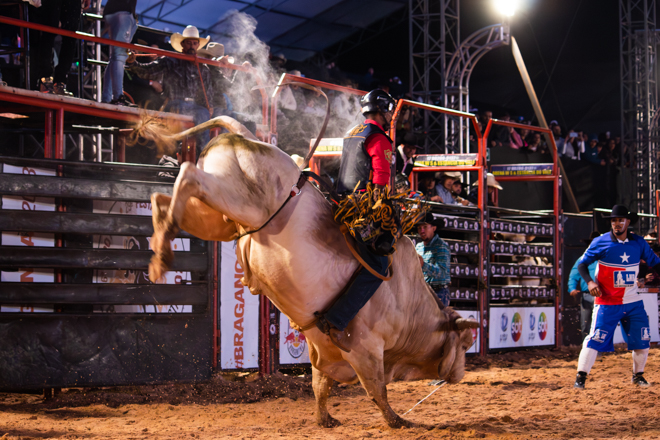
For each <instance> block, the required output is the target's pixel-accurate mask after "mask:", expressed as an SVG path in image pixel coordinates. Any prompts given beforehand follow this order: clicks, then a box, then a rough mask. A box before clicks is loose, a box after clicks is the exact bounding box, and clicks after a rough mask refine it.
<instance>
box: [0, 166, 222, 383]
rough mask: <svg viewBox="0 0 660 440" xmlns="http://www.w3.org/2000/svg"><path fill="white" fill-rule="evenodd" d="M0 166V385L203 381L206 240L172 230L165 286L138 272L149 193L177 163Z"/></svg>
mask: <svg viewBox="0 0 660 440" xmlns="http://www.w3.org/2000/svg"><path fill="white" fill-rule="evenodd" d="M0 164H1V166H2V171H3V172H2V174H0V195H1V196H2V209H1V210H0V231H2V246H0V272H1V275H2V278H1V279H2V282H1V283H0V390H2V391H17V390H28V389H43V388H56V387H76V386H77V387H84V386H110V385H137V384H157V383H164V382H173V381H188V382H189V381H200V380H206V379H209V378H210V376H211V368H212V361H213V351H214V349H213V346H214V345H213V343H214V341H213V336H214V335H213V331H214V330H213V329H214V312H213V306H212V304H213V299H214V298H213V290H212V288H213V284H214V282H217V274H216V273H215V271H214V264H213V244H212V243H209V242H205V241H202V240H199V239H196V238H194V237H192V236H190V235H188V234H186V233H180V234H179V236H178V237H177V238H176V239H175V240H174V241H173V249H174V250H175V252H176V254H177V257H176V258H175V260H174V264H173V267H172V269H171V271H172V272H168V274H167V276H166V280H165V283H164V284H152V283H150V282H149V281H148V278H147V274H146V271H147V268H148V264H149V260H150V258H151V255H152V252H151V250H149V237H150V236H151V234H152V233H153V227H152V223H151V216H150V210H151V205H150V202H149V200H150V196H151V193H153V192H162V193H169V194H171V193H172V186H173V182H174V178H173V177H175V176H174V175H175V174H176V172H177V171H178V169H172V168H169V169H168V168H165V169H163V168H164V167H156V166H141V165H126V164H107V163H106V164H99V163H89V162H65V161H60V160H47V159H36V160H35V159H23V158H8V157H0ZM163 171H166V172H168V173H170V177H168V176H163V175H162V172H163ZM159 174H161V175H160V176H159Z"/></svg>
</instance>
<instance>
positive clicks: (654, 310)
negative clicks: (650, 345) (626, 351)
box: [614, 289, 660, 344]
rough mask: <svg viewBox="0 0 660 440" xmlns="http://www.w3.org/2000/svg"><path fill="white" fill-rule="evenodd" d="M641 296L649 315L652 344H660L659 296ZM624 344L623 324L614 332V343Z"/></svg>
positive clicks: (644, 294)
mask: <svg viewBox="0 0 660 440" xmlns="http://www.w3.org/2000/svg"><path fill="white" fill-rule="evenodd" d="M640 290H641V289H640ZM640 295H641V296H642V301H644V309H645V310H646V314H647V315H649V326H650V329H649V330H650V336H651V342H660V332H659V331H658V294H657V293H640ZM624 342H625V341H624V340H623V335H622V334H621V323H619V325H617V326H616V330H615V331H614V343H615V344H622V343H624Z"/></svg>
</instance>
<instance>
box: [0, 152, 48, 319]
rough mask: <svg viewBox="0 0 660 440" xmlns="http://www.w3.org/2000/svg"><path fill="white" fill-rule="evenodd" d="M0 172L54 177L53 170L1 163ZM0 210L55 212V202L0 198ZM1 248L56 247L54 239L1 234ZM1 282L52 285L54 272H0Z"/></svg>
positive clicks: (12, 309)
mask: <svg viewBox="0 0 660 440" xmlns="http://www.w3.org/2000/svg"><path fill="white" fill-rule="evenodd" d="M0 171H2V172H3V173H8V174H25V175H32V176H55V175H56V173H55V170H49V169H42V168H30V167H16V166H13V165H7V164H0ZM1 200H2V209H9V210H18V211H51V212H52V211H55V209H56V206H55V199H54V198H51V197H12V196H2V198H1ZM2 245H3V246H36V247H55V236H54V235H53V234H44V233H38V232H2ZM0 282H9V283H54V282H55V271H54V270H53V269H30V268H21V269H19V270H17V271H0ZM53 311H54V309H53V307H49V306H41V307H32V306H20V305H11V306H9V305H0V312H7V313H52V312H53Z"/></svg>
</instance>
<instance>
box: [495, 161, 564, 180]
mask: <svg viewBox="0 0 660 440" xmlns="http://www.w3.org/2000/svg"><path fill="white" fill-rule="evenodd" d="M553 168H554V167H553V165H552V164H551V163H531V164H526V165H491V167H490V172H491V173H493V175H494V176H495V177H504V176H551V175H552V171H553Z"/></svg>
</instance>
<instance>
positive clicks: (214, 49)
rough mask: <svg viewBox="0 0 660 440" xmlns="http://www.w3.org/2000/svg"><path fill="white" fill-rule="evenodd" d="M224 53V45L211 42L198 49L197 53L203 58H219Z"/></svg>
mask: <svg viewBox="0 0 660 440" xmlns="http://www.w3.org/2000/svg"><path fill="white" fill-rule="evenodd" d="M224 54H225V46H223V45H222V44H220V43H215V42H211V43H209V44H208V45H207V46H206V47H205V48H204V49H198V50H197V55H198V56H200V57H204V58H220V57H221V56H223V55H224Z"/></svg>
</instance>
